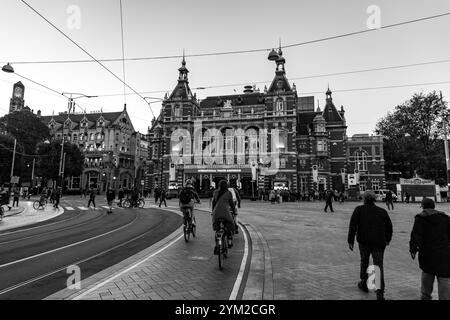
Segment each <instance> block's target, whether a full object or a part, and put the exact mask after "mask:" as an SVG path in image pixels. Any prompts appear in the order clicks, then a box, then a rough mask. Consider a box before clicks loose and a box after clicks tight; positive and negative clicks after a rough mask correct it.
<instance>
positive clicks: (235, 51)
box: [5, 0, 450, 64]
mask: <svg viewBox="0 0 450 320" xmlns="http://www.w3.org/2000/svg"><path fill="white" fill-rule="evenodd" d="M21 1H22V2H24V3H25V4H26V5H27V6H29V7H30V8H31V9H32V10H33V11H35V12H36V13H37V14H39V13H38V12H37V11H36V10H35V9H33V8H32V7H31V6H30V5H29V4H27V3H26V2H25V1H24V0H21ZM39 15H40V16H41V17H43V16H42V15H41V14H39ZM449 15H450V12H444V13H441V14H437V15H433V16H428V17H423V18H418V19H413V20H407V21H403V22H398V23H393V24H389V25H385V26H382V27H380V28H379V29H364V30H359V31H354V32H348V33H344V34H340V35H335V36H330V37H324V38H319V39H315V40H309V41H304V42H299V43H293V44H288V45H284V46H282V47H281V48H282V49H285V48H293V47H299V46H304V45H308V44H313V43H319V42H324V41H329V40H334V39H339V38H344V37H350V36H354V35H358V34H364V33H369V32H373V31H377V30H385V29H389V28H394V27H399V26H403V25H407V24H412V23H417V22H422V21H426V20H432V19H437V18H442V17H445V16H449ZM43 18H44V17H43ZM44 19H45V18H44ZM45 20H47V19H45ZM47 22H49V21H48V20H47ZM49 23H50V22H49ZM52 25H53V24H52ZM55 28H56V27H55ZM60 32H61V31H60ZM267 51H270V49H267V48H264V49H262V48H261V49H249V50H234V51H223V52H210V53H198V54H189V55H186V56H185V57H186V58H191V57H208V56H220V55H233V54H245V53H256V52H267ZM179 58H182V56H180V55H166V56H154V57H137V58H127V59H125V61H143V60H163V59H179ZM122 60H123V59H120V58H113V59H94V58H93V60H87V59H84V60H53V61H16V62H11V64H54V63H55V64H56V63H92V62H97V63H98V62H122ZM5 63H6V62H5Z"/></svg>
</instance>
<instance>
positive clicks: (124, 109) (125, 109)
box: [123, 103, 127, 111]
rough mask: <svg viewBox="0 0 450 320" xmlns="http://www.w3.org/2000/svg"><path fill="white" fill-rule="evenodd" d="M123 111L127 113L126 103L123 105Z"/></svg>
mask: <svg viewBox="0 0 450 320" xmlns="http://www.w3.org/2000/svg"><path fill="white" fill-rule="evenodd" d="M123 111H127V104H126V103H124V104H123Z"/></svg>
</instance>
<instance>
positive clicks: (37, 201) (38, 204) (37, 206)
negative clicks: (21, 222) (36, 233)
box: [33, 200, 41, 210]
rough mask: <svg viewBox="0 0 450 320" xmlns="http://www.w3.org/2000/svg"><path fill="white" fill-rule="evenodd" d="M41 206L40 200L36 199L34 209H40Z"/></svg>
mask: <svg viewBox="0 0 450 320" xmlns="http://www.w3.org/2000/svg"><path fill="white" fill-rule="evenodd" d="M40 206H41V204H40V203H39V200H36V201H35V202H33V209H34V210H38V209H39V207H40Z"/></svg>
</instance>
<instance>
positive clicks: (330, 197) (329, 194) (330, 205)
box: [324, 190, 334, 212]
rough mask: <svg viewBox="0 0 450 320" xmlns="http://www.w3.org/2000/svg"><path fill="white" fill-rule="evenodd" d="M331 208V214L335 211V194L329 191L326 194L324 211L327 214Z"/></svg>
mask: <svg viewBox="0 0 450 320" xmlns="http://www.w3.org/2000/svg"><path fill="white" fill-rule="evenodd" d="M328 208H330V210H331V212H334V210H333V192H331V190H328V191H327V193H326V194H325V209H324V211H325V212H327V209H328Z"/></svg>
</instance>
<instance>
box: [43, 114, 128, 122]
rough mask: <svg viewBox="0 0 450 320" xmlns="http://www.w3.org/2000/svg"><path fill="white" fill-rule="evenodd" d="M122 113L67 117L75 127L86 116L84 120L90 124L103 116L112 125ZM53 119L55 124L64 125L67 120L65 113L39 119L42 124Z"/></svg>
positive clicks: (72, 115)
mask: <svg viewBox="0 0 450 320" xmlns="http://www.w3.org/2000/svg"><path fill="white" fill-rule="evenodd" d="M122 113H123V111H120V112H103V113H102V112H96V113H86V114H83V113H76V114H71V115H70V116H69V118H70V120H71V121H72V122H74V123H76V124H77V125H78V124H79V123H80V122H81V120H83V119H84V117H85V116H86V119H87V120H88V121H89V122H90V123H94V124H95V123H96V122H97V120H98V119H100V117H101V116H103V118H104V119H105V120H106V121H108V122H110V123H113V122H114V121H116V120H117V119H118V118H119V117H120V116H121V115H122ZM52 118H53V119H54V120H55V121H56V122H57V123H64V122H65V121H66V120H67V113H60V114H58V115H56V116H42V117H41V121H42V122H44V123H46V124H47V123H49V122H50V121H51V119H52Z"/></svg>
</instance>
